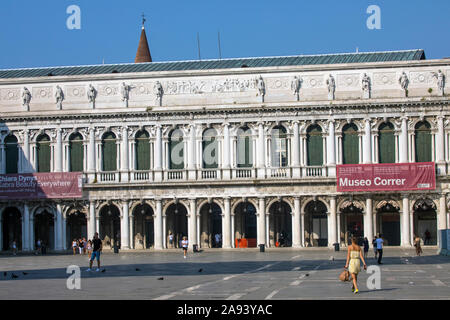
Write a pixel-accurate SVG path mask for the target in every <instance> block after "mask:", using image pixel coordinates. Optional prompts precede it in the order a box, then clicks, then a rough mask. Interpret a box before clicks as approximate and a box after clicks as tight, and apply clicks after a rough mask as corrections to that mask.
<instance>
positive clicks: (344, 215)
mask: <svg viewBox="0 0 450 320" xmlns="http://www.w3.org/2000/svg"><path fill="white" fill-rule="evenodd" d="M340 223H341V225H340V230H341V234H342V235H343V238H341V239H340V241H341V242H343V243H345V245H350V244H351V243H352V237H356V238H357V239H358V244H360V245H362V240H364V215H363V210H362V208H359V207H357V206H355V204H354V203H353V202H351V203H348V204H347V205H346V206H345V207H344V208H342V209H341V220H340Z"/></svg>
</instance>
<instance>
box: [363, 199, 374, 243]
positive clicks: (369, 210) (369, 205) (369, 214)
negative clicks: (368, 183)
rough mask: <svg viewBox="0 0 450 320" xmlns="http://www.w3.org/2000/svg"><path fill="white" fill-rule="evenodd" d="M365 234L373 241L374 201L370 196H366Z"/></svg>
mask: <svg viewBox="0 0 450 320" xmlns="http://www.w3.org/2000/svg"><path fill="white" fill-rule="evenodd" d="M364 236H365V237H366V238H367V240H369V243H372V242H371V241H372V239H373V201H372V198H371V197H370V196H367V198H366V212H365V213H364Z"/></svg>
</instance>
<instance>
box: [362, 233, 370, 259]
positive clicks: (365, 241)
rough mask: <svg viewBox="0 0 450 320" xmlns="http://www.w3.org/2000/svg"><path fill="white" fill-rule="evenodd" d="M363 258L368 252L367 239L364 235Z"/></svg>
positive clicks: (365, 257)
mask: <svg viewBox="0 0 450 320" xmlns="http://www.w3.org/2000/svg"><path fill="white" fill-rule="evenodd" d="M363 244H364V259H367V253H368V252H369V240H367V237H364V241H363Z"/></svg>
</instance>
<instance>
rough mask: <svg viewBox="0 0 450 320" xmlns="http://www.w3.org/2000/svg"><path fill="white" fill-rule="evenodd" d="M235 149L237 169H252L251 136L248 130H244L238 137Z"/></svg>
mask: <svg viewBox="0 0 450 320" xmlns="http://www.w3.org/2000/svg"><path fill="white" fill-rule="evenodd" d="M237 148H238V150H237V157H238V158H237V160H238V161H237V166H238V168H251V167H253V145H252V134H251V130H250V129H249V128H244V129H243V131H241V132H240V134H239V135H238V140H237Z"/></svg>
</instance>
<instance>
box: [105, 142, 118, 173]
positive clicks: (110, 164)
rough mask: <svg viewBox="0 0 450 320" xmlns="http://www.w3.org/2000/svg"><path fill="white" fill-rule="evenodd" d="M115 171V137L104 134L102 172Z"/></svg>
mask: <svg viewBox="0 0 450 320" xmlns="http://www.w3.org/2000/svg"><path fill="white" fill-rule="evenodd" d="M116 170H117V145H116V136H115V135H114V134H113V133H106V134H105V135H104V138H103V171H116Z"/></svg>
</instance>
